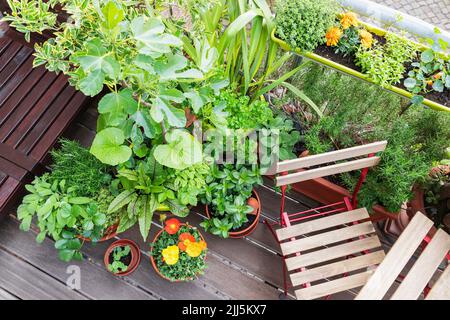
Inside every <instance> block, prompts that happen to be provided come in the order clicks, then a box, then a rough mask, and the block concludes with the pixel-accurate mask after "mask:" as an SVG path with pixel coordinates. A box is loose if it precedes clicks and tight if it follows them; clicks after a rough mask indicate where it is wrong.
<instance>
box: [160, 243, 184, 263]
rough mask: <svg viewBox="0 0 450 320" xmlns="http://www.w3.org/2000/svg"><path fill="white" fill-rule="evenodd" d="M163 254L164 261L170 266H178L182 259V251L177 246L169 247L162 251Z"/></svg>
mask: <svg viewBox="0 0 450 320" xmlns="http://www.w3.org/2000/svg"><path fill="white" fill-rule="evenodd" d="M161 254H162V256H163V261H164V262H165V263H167V264H168V265H169V266H171V265H174V264H176V263H177V262H178V259H179V258H180V250H179V249H178V247H177V246H168V247H167V248H165V249H163V250H162V252H161Z"/></svg>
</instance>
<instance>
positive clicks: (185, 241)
mask: <svg viewBox="0 0 450 320" xmlns="http://www.w3.org/2000/svg"><path fill="white" fill-rule="evenodd" d="M178 240H180V242H179V243H178V248H180V250H181V251H186V248H187V246H188V245H189V244H190V243H191V242H195V238H194V236H193V235H192V234H190V233H189V232H183V233H182V234H180V236H179V237H178Z"/></svg>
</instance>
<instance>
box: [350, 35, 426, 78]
mask: <svg viewBox="0 0 450 320" xmlns="http://www.w3.org/2000/svg"><path fill="white" fill-rule="evenodd" d="M385 38H386V43H385V44H384V45H383V44H380V43H376V44H375V45H374V46H372V47H371V48H365V47H363V46H360V47H359V49H358V51H357V52H356V65H357V66H359V67H361V69H362V71H363V72H364V73H367V74H368V75H369V77H370V78H371V79H372V80H373V81H375V82H376V83H377V84H379V85H390V84H397V83H399V82H400V80H401V79H402V78H403V74H404V73H405V64H406V63H408V62H411V61H412V60H413V59H414V57H415V53H416V51H417V48H416V47H415V46H414V45H412V44H411V42H410V41H408V40H407V39H404V38H402V37H399V36H397V35H395V34H393V33H388V34H386V36H385Z"/></svg>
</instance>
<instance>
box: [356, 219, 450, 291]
mask: <svg viewBox="0 0 450 320" xmlns="http://www.w3.org/2000/svg"><path fill="white" fill-rule="evenodd" d="M432 226H433V222H432V221H431V220H430V219H428V218H427V217H426V216H425V215H423V214H422V213H421V212H417V213H416V215H415V216H414V218H413V219H412V220H411V222H410V223H409V224H408V227H407V228H406V229H405V230H404V231H403V233H402V234H401V235H400V237H399V238H398V240H397V241H396V242H395V244H394V246H393V247H392V248H391V250H389V252H388V254H387V255H386V258H385V259H384V260H383V262H382V263H381V264H380V265H379V266H378V268H377V270H376V271H375V273H374V274H373V275H372V276H371V277H370V279H369V280H368V282H367V283H366V285H365V286H364V287H363V288H362V289H361V291H360V292H359V294H358V295H357V297H356V299H358V300H381V299H383V298H384V297H385V295H386V293H387V292H388V290H389V289H390V288H391V287H392V285H393V284H394V282H395V280H396V279H397V278H398V276H399V275H400V272H402V270H403V269H404V267H405V266H406V264H407V263H408V261H410V259H411V257H412V256H413V255H414V253H415V252H416V250H417V249H418V247H419V245H420V244H421V243H422V241H423V239H426V241H427V242H428V244H427V246H426V247H425V249H424V250H423V251H422V252H421V255H420V256H419V258H418V259H417V261H416V262H415V263H414V265H413V266H412V267H411V269H410V270H409V272H408V274H407V275H406V276H405V277H403V279H402V281H401V283H400V285H399V286H398V287H397V288H396V289H395V292H394V293H393V294H392V296H391V297H390V299H392V300H415V299H418V298H419V297H420V296H421V294H422V292H424V291H426V290H425V288H426V287H427V284H428V283H429V282H430V280H431V278H432V277H433V275H434V274H435V273H436V270H437V269H438V267H439V266H440V265H441V264H442V262H443V261H446V262H447V267H446V268H445V271H444V272H443V273H442V274H441V275H440V277H439V278H438V280H437V281H436V282H435V283H434V285H433V286H432V288H431V290H430V291H429V293H428V294H427V295H426V297H425V299H427V300H437V299H439V300H449V299H450V266H449V265H448V258H449V255H448V253H449V251H450V236H449V235H448V234H447V233H446V232H445V231H443V230H442V229H439V230H437V232H436V233H435V234H434V236H433V237H432V238H430V237H428V236H427V234H429V232H430V228H432Z"/></svg>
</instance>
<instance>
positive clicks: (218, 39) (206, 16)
mask: <svg viewBox="0 0 450 320" xmlns="http://www.w3.org/2000/svg"><path fill="white" fill-rule="evenodd" d="M182 3H184V1H182ZM185 7H186V8H187V9H188V10H187V11H188V12H189V14H190V19H188V20H190V21H191V22H192V28H189V29H188V28H186V29H187V30H186V31H187V32H189V34H191V35H193V38H194V39H193V40H192V39H189V38H187V37H185V38H183V42H184V44H185V48H190V49H189V54H190V55H191V56H192V57H193V59H194V60H197V59H198V58H199V57H201V56H208V57H212V56H216V57H217V59H216V61H215V64H214V65H215V66H217V67H218V68H221V69H222V68H223V69H224V70H225V74H226V76H227V79H228V82H229V84H230V85H231V87H233V88H237V91H238V92H239V93H240V94H241V95H248V96H250V97H251V98H252V100H256V99H258V98H259V96H258V94H255V92H258V90H259V89H261V87H262V86H263V85H264V84H265V82H266V80H268V79H269V77H270V75H271V74H272V73H273V72H274V71H275V70H276V69H277V68H278V66H279V65H280V64H282V63H283V59H281V60H280V61H276V53H277V50H278V45H277V44H276V43H275V42H273V41H271V39H270V37H271V33H272V31H273V30H274V28H275V22H274V19H273V16H272V13H271V10H270V7H269V6H268V4H267V2H266V1H265V0H249V1H241V0H214V1H188V2H187V3H186V5H185ZM224 25H226V28H224V27H223V26H224ZM200 44H201V45H200ZM194 47H195V48H194ZM195 51H196V53H194V52H195ZM290 55H291V54H290V53H286V54H285V57H289V56H290ZM196 57H197V58H196ZM209 65H211V63H210V64H209Z"/></svg>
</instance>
